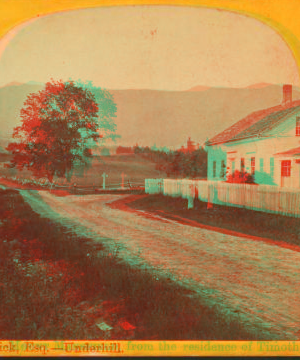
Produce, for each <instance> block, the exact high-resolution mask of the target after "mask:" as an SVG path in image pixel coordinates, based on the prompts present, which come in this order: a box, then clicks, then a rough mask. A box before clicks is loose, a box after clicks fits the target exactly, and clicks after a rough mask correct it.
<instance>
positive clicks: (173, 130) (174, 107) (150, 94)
mask: <svg viewBox="0 0 300 360" xmlns="http://www.w3.org/2000/svg"><path fill="white" fill-rule="evenodd" d="M264 85H266V86H252V87H248V88H238V89H237V88H234V89H230V88H207V89H204V88H203V87H202V86H200V87H199V89H198V90H197V87H195V88H193V90H192V91H156V90H110V91H111V93H112V94H113V95H114V99H115V102H116V103H117V108H118V112H117V118H116V123H117V129H118V130H117V131H118V134H119V135H121V137H122V138H121V139H120V140H118V144H120V145H124V146H131V145H135V144H136V143H138V144H139V145H144V146H146V145H149V146H152V145H153V144H156V146H168V147H171V148H177V147H180V146H181V145H182V144H184V143H185V142H186V139H187V137H188V136H191V137H192V139H193V140H195V141H196V142H199V143H200V144H202V143H203V142H204V141H205V140H206V139H207V138H210V137H212V136H214V135H216V134H217V133H218V132H221V131H222V130H224V129H225V128H227V127H228V126H230V125H232V124H233V123H235V122H236V121H238V120H240V119H241V118H243V117H244V116H246V115H248V114H249V113H251V112H252V111H256V110H260V109H264V108H267V107H270V106H274V105H278V104H279V103H280V102H281V100H282V87H281V86H279V85H268V84H264ZM41 88H42V85H40V84H36V83H28V84H22V85H19V84H16V83H12V84H8V85H7V86H5V87H2V88H0V146H2V147H4V146H6V144H7V142H8V141H9V138H10V136H11V133H12V130H13V128H14V127H15V126H16V125H17V124H18V123H19V113H20V109H21V108H22V105H23V103H24V101H25V99H26V97H27V95H28V94H29V93H32V92H36V91H38V90H40V89H41ZM293 98H294V99H300V92H299V91H298V89H294V92H293Z"/></svg>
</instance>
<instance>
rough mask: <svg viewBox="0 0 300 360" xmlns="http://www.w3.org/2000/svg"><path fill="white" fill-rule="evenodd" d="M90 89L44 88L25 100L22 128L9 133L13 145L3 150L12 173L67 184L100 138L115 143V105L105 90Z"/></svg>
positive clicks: (72, 86)
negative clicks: (7, 153)
mask: <svg viewBox="0 0 300 360" xmlns="http://www.w3.org/2000/svg"><path fill="white" fill-rule="evenodd" d="M93 90H95V89H94V88H93V87H92V85H91V83H88V84H83V83H80V82H74V81H67V82H63V81H54V80H52V81H51V82H47V83H46V85H45V88H44V89H43V90H41V91H39V92H37V93H32V94H30V95H28V97H27V99H26V101H25V103H24V106H23V108H22V109H21V113H20V116H21V125H20V126H18V127H16V128H15V129H14V133H13V138H14V139H16V140H17V141H16V142H12V143H10V144H9V145H8V147H7V150H8V151H10V152H11V153H12V154H13V155H14V156H13V159H12V161H11V163H10V166H11V167H16V168H17V169H20V170H23V169H24V168H27V169H29V170H31V171H32V172H33V174H34V175H35V176H37V177H40V176H47V177H48V179H49V180H50V181H52V180H53V177H54V176H57V177H66V178H67V179H68V180H70V178H71V175H72V170H73V169H74V165H76V164H83V165H85V166H87V165H88V164H89V162H90V157H91V149H92V148H93V146H95V145H96V144H97V142H98V141H99V139H100V138H104V137H112V138H113V137H114V136H115V130H116V125H115V123H114V121H113V117H115V114H116V104H115V103H114V101H113V97H112V95H111V94H110V93H109V92H108V91H105V90H101V89H100V90H99V89H97V94H96V95H97V98H98V99H97V100H98V101H96V97H95V91H93Z"/></svg>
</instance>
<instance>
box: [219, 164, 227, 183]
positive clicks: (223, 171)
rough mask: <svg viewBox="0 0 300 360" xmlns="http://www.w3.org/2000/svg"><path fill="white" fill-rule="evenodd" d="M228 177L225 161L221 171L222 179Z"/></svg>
mask: <svg viewBox="0 0 300 360" xmlns="http://www.w3.org/2000/svg"><path fill="white" fill-rule="evenodd" d="M225 175H226V165H225V160H222V161H221V171H220V178H222V179H223V178H224V177H225Z"/></svg>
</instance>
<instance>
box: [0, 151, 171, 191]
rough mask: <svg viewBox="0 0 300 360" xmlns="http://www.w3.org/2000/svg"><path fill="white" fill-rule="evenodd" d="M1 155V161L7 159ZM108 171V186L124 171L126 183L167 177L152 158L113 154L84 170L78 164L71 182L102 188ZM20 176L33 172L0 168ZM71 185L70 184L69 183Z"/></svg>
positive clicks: (119, 179)
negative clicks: (103, 176)
mask: <svg viewBox="0 0 300 360" xmlns="http://www.w3.org/2000/svg"><path fill="white" fill-rule="evenodd" d="M7 160H8V159H6V157H5V159H3V160H2V158H1V157H0V163H1V161H7ZM104 172H105V173H106V174H107V175H108V177H107V178H106V187H109V186H110V185H115V184H121V182H122V177H121V174H122V173H124V174H125V175H126V176H125V178H124V182H125V184H126V183H127V182H128V181H130V183H132V182H136V183H139V184H142V185H143V184H144V183H145V179H152V178H163V177H166V174H165V173H164V172H161V171H159V170H156V169H155V164H154V163H152V162H151V161H150V160H147V159H143V158H142V157H140V156H138V155H135V154H129V155H111V156H101V157H99V156H94V157H93V159H92V163H91V167H90V168H88V169H86V170H84V169H83V167H80V166H77V167H75V170H74V172H73V176H72V179H71V184H73V183H76V184H77V185H78V186H96V187H101V188H102V182H103V178H102V174H103V173H104ZM1 175H2V176H8V177H13V176H17V177H20V178H32V173H31V172H30V171H28V170H23V171H18V170H16V169H9V168H3V167H2V168H0V176H1ZM55 182H56V183H60V184H67V182H66V180H62V179H55ZM67 185H69V184H67Z"/></svg>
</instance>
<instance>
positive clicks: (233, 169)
mask: <svg viewBox="0 0 300 360" xmlns="http://www.w3.org/2000/svg"><path fill="white" fill-rule="evenodd" d="M231 171H232V174H233V173H234V171H235V161H234V160H232V162H231Z"/></svg>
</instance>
